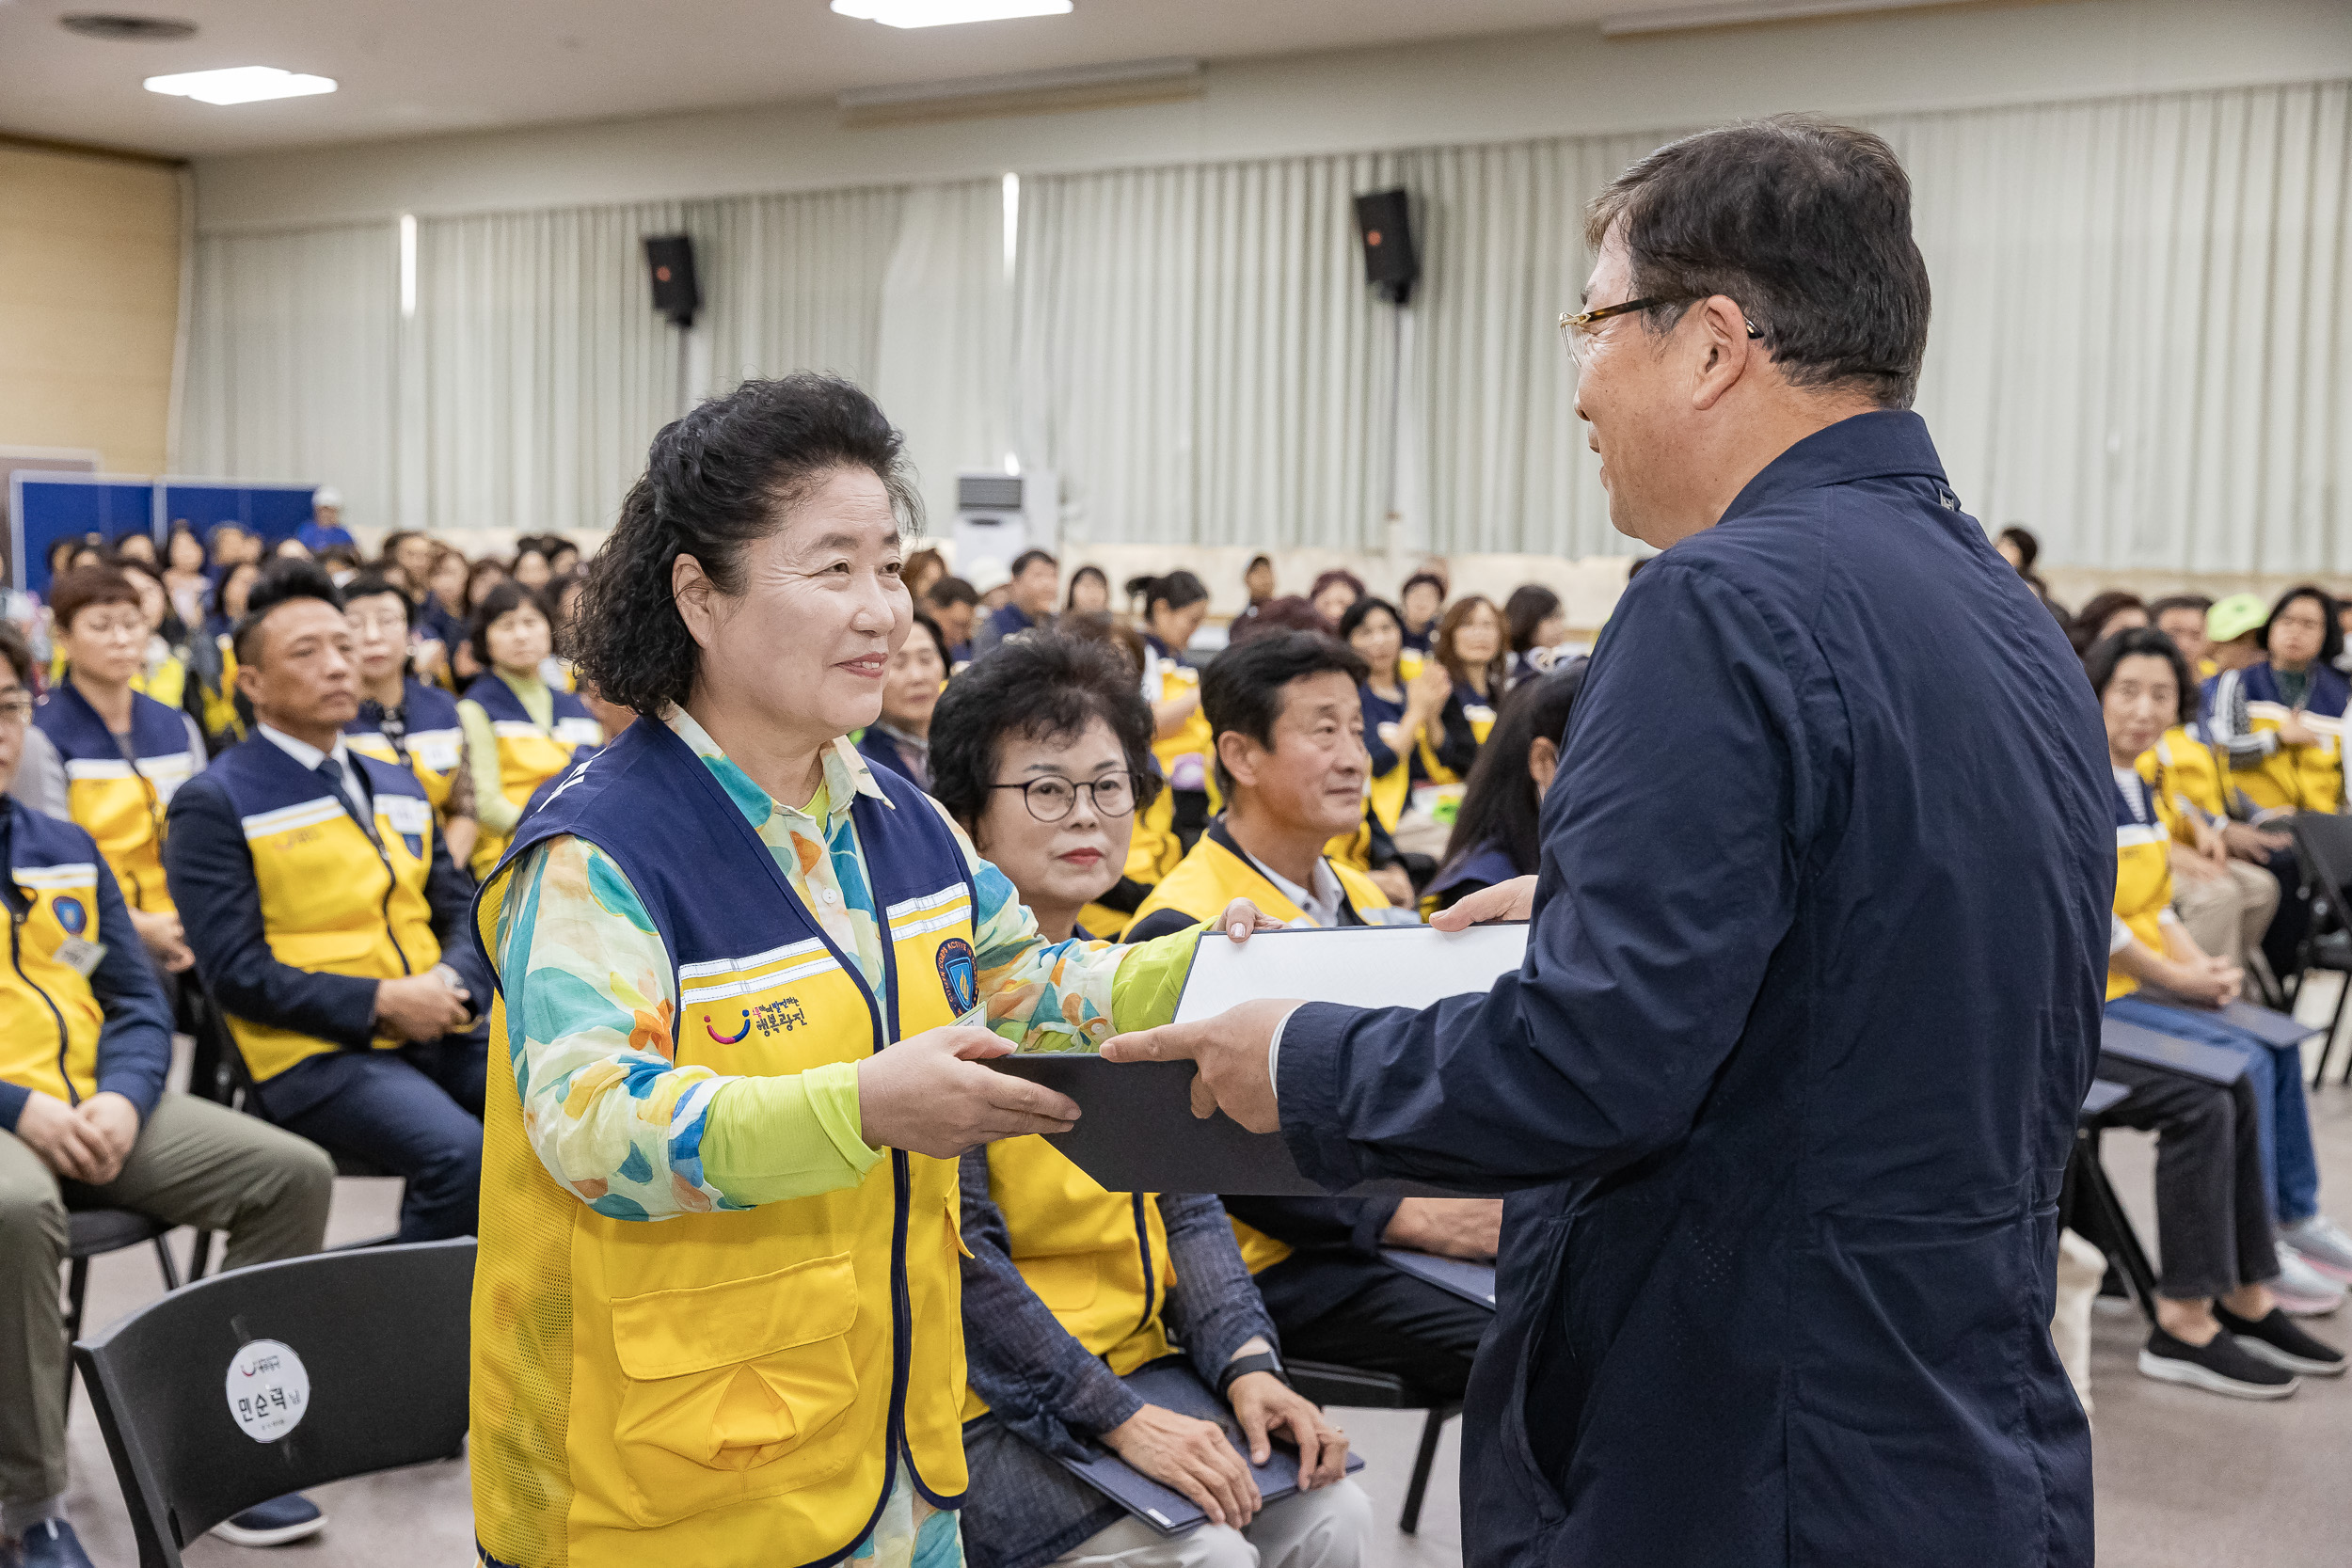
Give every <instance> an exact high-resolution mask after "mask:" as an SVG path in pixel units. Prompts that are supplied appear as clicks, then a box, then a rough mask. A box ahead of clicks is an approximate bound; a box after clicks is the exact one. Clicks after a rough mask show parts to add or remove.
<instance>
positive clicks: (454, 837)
mask: <svg viewBox="0 0 2352 1568" xmlns="http://www.w3.org/2000/svg"><path fill="white" fill-rule="evenodd" d="M415 538H416V536H414V535H411V541H412V542H413V541H414V539H415ZM342 599H343V615H344V617H345V618H346V619H347V620H349V621H350V622H351V636H352V655H353V657H355V658H357V659H358V664H359V714H358V718H356V719H354V720H352V721H351V722H350V724H349V725H347V726H346V727H345V728H344V731H343V734H344V737H345V739H346V740H347V741H348V742H349V743H350V745H351V748H352V749H353V750H354V751H357V752H363V753H365V754H366V755H368V756H372V757H373V758H375V759H376V760H377V761H379V762H389V763H392V764H395V765H397V766H399V767H402V768H407V769H408V770H409V771H410V772H412V773H414V774H416V776H417V782H418V783H419V784H422V785H424V794H425V799H426V800H430V801H432V802H433V810H434V813H435V815H436V816H437V817H438V818H439V820H440V825H441V837H442V840H443V842H445V843H446V844H447V845H448V846H449V856H450V859H452V860H453V861H455V862H456V863H458V864H459V865H463V864H465V863H466V862H467V860H468V858H469V857H470V856H471V855H472V854H473V848H474V840H475V839H476V838H477V837H478V836H479V835H480V833H481V831H482V826H481V824H480V823H478V822H476V821H475V820H474V815H473V812H474V779H473V770H472V769H471V768H469V767H468V766H467V757H466V732H465V728H464V725H463V723H462V721H460V720H459V718H458V713H457V700H456V699H455V698H453V697H452V696H451V695H450V694H449V693H448V692H446V691H444V690H442V689H440V688H439V687H437V686H434V685H432V684H431V683H429V682H427V681H422V680H419V679H418V678H417V677H416V676H415V675H414V674H412V673H409V668H408V655H409V649H410V645H411V640H412V639H413V637H414V636H415V632H416V624H417V605H416V601H415V600H414V599H413V598H411V597H409V595H407V594H405V593H403V592H402V591H401V590H400V588H399V586H398V585H397V584H395V583H394V582H393V581H392V580H391V579H390V578H387V577H385V576H384V575H383V574H382V573H381V572H375V571H365V572H361V573H360V574H359V575H358V577H355V578H352V579H351V581H350V582H349V583H348V584H346V585H345V586H344V588H343V591H342Z"/></svg>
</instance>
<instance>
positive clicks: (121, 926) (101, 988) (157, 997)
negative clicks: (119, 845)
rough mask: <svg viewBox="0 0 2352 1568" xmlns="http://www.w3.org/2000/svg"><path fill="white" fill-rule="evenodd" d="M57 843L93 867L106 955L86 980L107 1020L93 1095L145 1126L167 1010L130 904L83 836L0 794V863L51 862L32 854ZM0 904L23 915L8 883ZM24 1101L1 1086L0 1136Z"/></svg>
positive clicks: (166, 1045)
mask: <svg viewBox="0 0 2352 1568" xmlns="http://www.w3.org/2000/svg"><path fill="white" fill-rule="evenodd" d="M20 830H21V831H20ZM58 840H78V841H79V843H78V845H76V846H73V847H72V848H71V849H70V851H67V852H72V853H73V854H74V855H75V856H76V858H78V859H82V860H87V861H89V862H90V863H93V864H95V865H96V866H97V867H98V930H97V933H96V935H97V939H98V941H99V942H102V943H103V944H104V946H105V949H106V955H105V957H103V958H100V959H99V960H98V967H97V968H95V969H93V970H91V971H90V976H89V989H90V994H92V995H93V996H95V997H97V998H98V1006H99V1007H100V1008H101V1009H102V1010H103V1012H104V1013H105V1016H106V1021H105V1022H103V1023H102V1024H101V1025H99V1029H98V1092H99V1093H101V1094H107V1093H113V1094H119V1095H120V1096H122V1097H123V1098H124V1099H125V1100H128V1101H130V1102H131V1103H132V1104H134V1105H135V1106H137V1107H138V1110H139V1121H140V1123H141V1124H142V1125H144V1124H145V1123H146V1120H147V1117H148V1114H149V1113H150V1112H151V1111H153V1110H154V1109H155V1101H157V1100H159V1099H161V1098H162V1096H163V1092H164V1074H165V1072H166V1071H167V1070H168V1069H169V1068H170V1067H171V1005H170V1004H169V1003H168V1002H167V1001H166V1000H165V998H164V988H163V983H162V982H161V981H160V980H158V979H156V977H155V965H154V962H153V960H152V959H151V958H148V956H147V944H146V943H145V942H141V941H140V940H139V931H138V927H135V926H134V925H132V924H131V910H130V906H128V905H127V904H125V903H123V901H122V890H121V889H120V888H119V887H118V886H116V885H115V874H114V873H113V872H112V871H109V870H108V869H106V860H105V857H104V856H103V855H101V854H100V853H99V852H98V846H97V844H96V843H95V842H93V841H92V840H91V838H90V836H89V834H88V833H87V832H84V831H83V830H82V829H81V828H79V827H77V826H75V825H74V824H73V823H71V822H65V821H60V820H59V819H58V818H56V817H54V816H41V815H40V813H39V812H37V811H35V810H33V809H32V807H30V806H27V805H24V804H23V803H22V802H21V801H18V800H13V799H11V798H10V797H8V796H7V795H0V865H5V866H14V865H16V864H18V863H20V862H19V857H18V851H19V850H20V849H21V850H23V851H24V855H23V861H22V863H24V864H28V865H44V864H55V863H56V861H57V860H58V859H60V858H62V854H61V853H56V852H53V853H51V854H49V855H46V856H44V855H41V854H40V853H38V847H40V846H54V845H55V844H56V841H58ZM0 899H5V900H6V901H7V903H8V913H9V915H10V916H11V917H13V916H16V915H20V914H23V913H24V912H26V910H27V902H26V900H25V897H24V894H23V893H22V892H20V891H19V890H18V888H17V885H16V883H15V881H14V880H13V879H8V880H5V881H0ZM31 1095H32V1091H31V1090H30V1089H28V1088H26V1087H25V1086H24V1085H22V1084H10V1083H5V1082H0V1132H14V1131H16V1119H17V1117H20V1116H22V1115H23V1114H24V1101H26V1100H28V1099H29V1098H31Z"/></svg>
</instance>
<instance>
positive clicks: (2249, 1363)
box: [2139, 1328, 2300, 1400]
mask: <svg viewBox="0 0 2352 1568" xmlns="http://www.w3.org/2000/svg"><path fill="white" fill-rule="evenodd" d="M2139 1375H2140V1376H2142V1377H2153V1378H2154V1379H2155V1380H2156V1381H2157V1382H2159V1383H2185V1384H2186V1385H2188V1386H2190V1387H2191V1388H2202V1389H2204V1390H2205V1391H2206V1392H2208V1393H2213V1394H2228V1395H2229V1396H2230V1397H2232V1398H2233V1399H2241V1400H2282V1399H2285V1398H2286V1397H2287V1396H2288V1395H2289V1394H2292V1393H2294V1392H2295V1390H2296V1388H2297V1387H2298V1386H2300V1380H2299V1379H2298V1378H2296V1375H2295V1374H2294V1373H2293V1372H2291V1371H2288V1370H2286V1369H2285V1368H2283V1367H2280V1366H2274V1365H2273V1364H2272V1363H2270V1362H2268V1361H2264V1360H2259V1359H2257V1358H2256V1357H2255V1356H2253V1355H2250V1354H2248V1353H2247V1352H2245V1351H2242V1350H2240V1349H2239V1348H2238V1342H2237V1340H2236V1338H2233V1336H2232V1335H2231V1334H2230V1332H2229V1330H2228V1329H2226V1328H2225V1329H2223V1330H2222V1331H2221V1332H2220V1333H2218V1334H2217V1335H2215V1336H2214V1337H2213V1338H2210V1339H2208V1340H2206V1341H2205V1342H2204V1343H2203V1344H2201V1345H2192V1344H2190V1343H2188V1342H2187V1341H2186V1340H2184V1339H2175V1338H2172V1336H2171V1335H2169V1334H2167V1333H2166V1332H2165V1331H2164V1330H2163V1329H2161V1328H2152V1329H2150V1330H2149V1331H2148V1343H2147V1344H2146V1345H2145V1346H2143V1347H2142V1348H2141V1350H2140V1353H2139Z"/></svg>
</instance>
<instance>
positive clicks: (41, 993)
mask: <svg viewBox="0 0 2352 1568" xmlns="http://www.w3.org/2000/svg"><path fill="white" fill-rule="evenodd" d="M8 962H9V963H10V964H11V965H12V966H14V968H15V970H16V977H17V978H18V979H20V980H22V981H24V989H25V990H29V991H31V992H32V993H33V994H34V995H35V996H38V997H40V1000H41V1006H45V1007H47V1008H48V1009H49V1016H50V1017H51V1018H54V1019H56V1021H57V1082H59V1083H61V1084H63V1085H65V1101H66V1103H67V1104H69V1105H79V1104H80V1103H81V1102H82V1095H81V1091H79V1090H78V1089H76V1088H75V1087H74V1086H73V1074H72V1073H71V1072H68V1071H67V1070H66V1065H65V1059H66V1057H67V1055H68V1054H69V1053H71V1052H72V1049H73V1042H72V1039H70V1038H69V1037H68V1036H67V1034H66V1027H65V1014H63V1013H61V1012H59V1011H58V1010H57V1004H56V1002H54V1001H52V1000H51V999H50V995H49V993H48V992H47V991H45V990H41V989H40V987H39V986H37V985H34V984H33V977H32V976H31V975H29V974H25V973H24V916H23V915H21V914H19V913H17V912H16V911H15V910H14V909H13V908H11V909H10V910H9V911H8Z"/></svg>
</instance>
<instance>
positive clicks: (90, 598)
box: [49, 566, 139, 632]
mask: <svg viewBox="0 0 2352 1568" xmlns="http://www.w3.org/2000/svg"><path fill="white" fill-rule="evenodd" d="M106 604H127V605H129V606H130V607H131V608H132V609H134V610H135V609H137V608H138V605H139V591H138V590H137V589H136V588H135V587H134V586H132V583H131V578H130V576H129V575H128V574H127V573H125V572H124V571H123V570H122V568H121V567H119V566H70V567H68V568H66V570H65V571H63V572H62V573H60V574H58V577H57V579H56V582H54V583H52V584H51V585H50V589H49V624H50V625H51V626H55V627H56V628H57V630H58V631H60V632H68V631H72V629H73V618H74V617H75V616H76V615H79V614H81V613H82V611H84V610H88V609H90V608H91V607H93V606H95V605H106Z"/></svg>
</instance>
